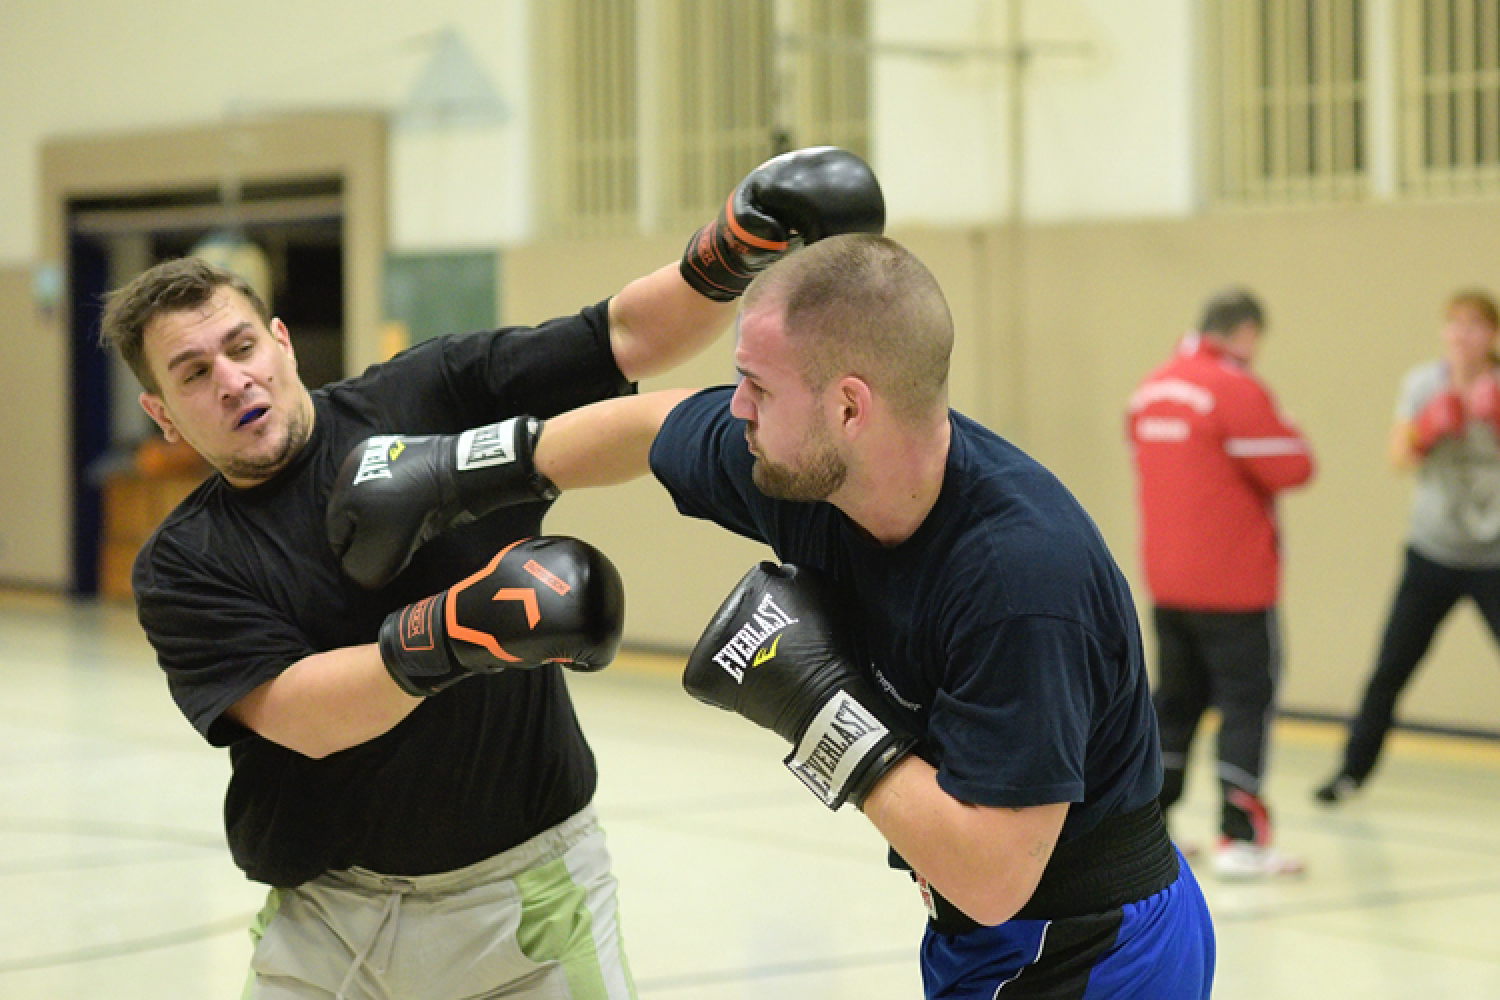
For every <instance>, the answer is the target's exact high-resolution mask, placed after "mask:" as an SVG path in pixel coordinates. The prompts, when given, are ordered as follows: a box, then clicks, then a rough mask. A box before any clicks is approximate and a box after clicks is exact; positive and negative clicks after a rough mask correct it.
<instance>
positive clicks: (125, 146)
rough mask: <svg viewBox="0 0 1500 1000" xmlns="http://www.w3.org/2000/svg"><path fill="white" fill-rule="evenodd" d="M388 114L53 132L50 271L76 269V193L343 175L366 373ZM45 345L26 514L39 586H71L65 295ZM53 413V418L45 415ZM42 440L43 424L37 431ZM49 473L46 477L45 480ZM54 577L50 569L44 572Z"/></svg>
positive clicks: (353, 347)
mask: <svg viewBox="0 0 1500 1000" xmlns="http://www.w3.org/2000/svg"><path fill="white" fill-rule="evenodd" d="M387 134H388V120H387V116H386V115H385V114H384V113H383V112H377V111H353V112H328V113H309V114H295V115H275V116H266V117H258V118H247V119H236V120H234V121H232V122H223V123H218V124H209V125H201V126H190V127H182V128H171V129H153V130H143V131H135V132H125V133H112V134H109V135H98V136H81V137H66V138H56V139H52V140H49V141H47V142H45V143H44V144H43V146H42V155H41V178H40V181H41V204H40V208H41V213H42V219H41V226H40V239H41V254H40V262H41V264H42V266H43V267H50V268H55V269H56V270H57V272H58V273H60V274H62V276H63V282H64V289H65V290H66V289H71V287H72V281H71V275H69V274H68V270H67V269H68V258H69V252H68V251H69V245H68V239H69V233H68V221H69V219H68V211H69V205H70V203H71V202H73V201H75V200H77V199H80V198H128V197H131V196H137V195H145V194H152V193H157V192H169V191H181V190H190V189H203V188H218V187H219V186H220V185H221V184H223V183H224V181H225V179H226V177H229V176H231V174H232V176H233V177H234V179H235V180H237V181H238V182H239V183H241V184H261V183H277V182H283V181H294V180H299V179H304V178H308V177H337V178H338V179H339V181H340V183H341V191H342V199H343V234H342V236H343V246H344V306H345V314H344V316H345V319H344V352H343V353H344V370H345V373H346V374H352V373H354V372H359V371H363V370H364V369H365V368H366V367H368V366H369V365H370V364H372V363H374V362H375V361H378V360H380V359H381V344H380V338H379V325H380V318H381V310H382V297H381V293H382V289H381V274H382V267H383V262H384V259H385V252H386V247H387V242H388V241H387V169H388V166H387V165H388V162H389V153H388V143H387ZM39 325H40V327H41V329H40V330H39V331H38V332H39V334H41V343H42V345H43V346H44V349H43V350H40V351H38V361H37V367H36V370H35V371H33V372H30V373H28V378H34V379H35V380H36V382H37V388H38V389H39V390H40V393H39V395H40V396H41V397H42V398H44V399H49V400H55V401H56V403H55V407H49V409H50V412H49V413H44V414H33V415H32V416H33V417H37V418H39V419H37V420H35V422H33V424H32V426H33V427H38V426H41V427H51V428H62V430H61V431H57V430H53V431H51V432H50V434H49V436H47V438H46V440H41V439H40V437H39V439H38V440H36V441H35V442H33V444H34V446H35V447H34V448H33V450H32V452H31V454H33V455H34V456H36V457H37V458H38V459H39V461H37V462H36V464H35V465H34V466H33V472H34V473H35V474H36V478H35V480H34V481H33V489H32V490H31V491H30V496H31V499H30V501H29V502H30V503H34V504H36V505H38V507H39V509H38V510H37V511H34V512H32V514H33V517H31V518H30V519H29V520H31V521H32V523H35V524H38V525H39V526H41V527H42V528H43V529H44V532H45V534H47V535H48V536H49V537H48V539H47V544H45V545H44V548H51V549H53V558H51V559H48V560H46V563H47V564H48V565H49V566H52V567H55V568H56V569H55V570H54V572H55V573H56V577H57V578H56V579H51V580H34V581H32V582H34V583H41V584H43V585H52V586H56V587H58V588H62V589H68V588H70V587H72V586H73V585H74V583H75V582H76V581H74V580H72V579H71V577H72V576H73V573H72V557H71V555H70V553H71V550H72V547H73V542H74V533H75V530H76V525H75V524H74V521H73V517H72V513H71V512H72V510H73V507H74V503H75V496H74V493H75V490H74V459H73V455H72V440H73V437H74V434H73V433H72V431H71V430H70V429H69V428H71V425H72V420H73V416H72V414H73V407H72V405H71V400H70V391H71V390H70V386H71V384H72V366H73V360H72V352H71V347H70V341H71V339H72V338H71V336H70V330H71V329H72V316H71V315H70V308H69V294H68V293H67V292H66V291H65V292H64V294H63V295H62V296H61V301H60V303H59V307H58V308H57V309H55V310H53V311H52V312H51V313H49V314H48V315H47V316H45V317H44V318H43V319H42V320H41V321H40V324H39ZM49 417H50V418H52V419H51V421H50V423H49V422H48V418H49ZM35 433H36V434H37V435H42V434H44V433H48V432H43V431H36V432H35ZM49 480H50V482H49ZM48 575H51V574H48Z"/></svg>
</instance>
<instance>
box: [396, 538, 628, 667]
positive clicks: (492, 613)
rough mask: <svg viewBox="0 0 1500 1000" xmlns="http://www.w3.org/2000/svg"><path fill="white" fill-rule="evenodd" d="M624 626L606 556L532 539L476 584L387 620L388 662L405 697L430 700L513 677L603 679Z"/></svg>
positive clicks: (620, 595)
mask: <svg viewBox="0 0 1500 1000" xmlns="http://www.w3.org/2000/svg"><path fill="white" fill-rule="evenodd" d="M624 626H625V588H624V585H623V584H622V583H621V582H620V573H619V571H618V570H617V569H615V566H614V563H612V562H610V561H609V558H608V557H607V556H605V555H604V553H602V552H600V551H599V550H598V549H596V548H594V547H593V546H592V545H590V544H588V543H587V542H582V541H579V540H578V539H576V538H564V537H550V538H549V537H541V538H527V539H524V540H522V541H519V542H515V543H513V544H511V545H509V546H507V547H506V548H505V549H503V550H501V552H500V553H499V554H498V555H496V556H495V558H494V559H492V560H490V563H489V565H488V566H486V567H485V568H484V569H482V570H480V571H479V572H478V573H475V574H474V575H473V576H471V577H469V578H468V579H467V580H464V581H462V582H460V583H456V584H454V585H453V586H452V587H449V588H448V589H447V590H444V591H442V592H441V593H437V594H434V595H432V596H431V597H426V598H423V599H422V600H420V601H417V602H416V603H415V604H410V605H407V606H406V607H404V608H402V609H400V610H399V611H393V612H391V614H389V615H387V616H386V619H385V622H384V624H382V625H381V626H380V658H381V659H382V660H384V661H385V668H386V669H387V670H389V671H390V672H391V676H392V677H393V678H395V680H396V683H397V684H399V685H401V688H402V690H404V691H406V692H407V693H408V694H414V695H429V694H436V693H437V692H438V691H441V690H442V689H443V688H446V687H448V686H449V685H451V684H456V683H457V682H459V681H461V680H463V679H464V678H465V677H468V676H470V675H472V674H487V673H494V672H496V671H498V670H502V669H505V668H507V667H511V668H531V667H538V666H541V665H542V664H544V663H560V664H562V665H563V666H565V667H570V668H572V669H574V670H600V669H602V668H603V667H605V666H607V665H608V664H609V662H610V661H611V660H613V659H614V658H615V653H616V652H617V651H618V650H619V648H620V634H621V632H622V631H623V629H624Z"/></svg>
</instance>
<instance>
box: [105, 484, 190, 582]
mask: <svg viewBox="0 0 1500 1000" xmlns="http://www.w3.org/2000/svg"><path fill="white" fill-rule="evenodd" d="M207 473H208V469H207V466H204V465H198V464H190V465H188V467H186V468H169V469H164V470H161V471H153V472H149V473H148V472H144V471H142V470H141V469H139V468H132V469H126V470H122V471H118V472H115V473H112V474H111V475H109V476H108V477H107V478H106V479H105V480H104V499H103V505H104V533H103V538H102V539H101V541H100V545H99V596H100V597H104V598H110V599H114V600H126V601H128V600H131V599H132V594H131V590H130V568H131V566H132V565H133V564H134V563H135V554H136V553H137V552H139V551H140V548H141V546H142V545H144V544H145V542H146V539H148V538H150V537H151V532H153V531H155V530H156V526H157V525H158V524H160V523H161V521H162V518H164V517H166V516H167V515H168V514H170V513H171V512H172V509H173V508H174V507H176V506H177V505H178V504H179V503H181V502H182V500H183V498H184V497H186V496H187V495H188V494H189V493H191V492H192V491H193V489H194V488H195V487H197V485H198V484H199V483H201V482H202V481H203V477H204V476H205V475H207Z"/></svg>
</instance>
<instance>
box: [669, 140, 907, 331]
mask: <svg viewBox="0 0 1500 1000" xmlns="http://www.w3.org/2000/svg"><path fill="white" fill-rule="evenodd" d="M884 228H885V198H884V197H883V196H882V195H881V193H880V182H879V181H877V180H876V179H875V174H874V172H873V171H871V170H870V167H869V165H868V164H866V163H865V161H864V160H861V159H860V158H859V157H857V156H855V155H854V154H853V153H851V152H849V151H847V150H843V149H839V148H837V147H835V146H817V147H814V148H812V149H794V150H792V151H791V152H790V153H782V154H781V155H780V156H777V157H773V158H772V159H769V160H767V161H766V162H765V163H762V164H761V165H760V166H758V167H756V168H755V169H754V170H752V171H750V173H749V174H748V175H746V177H745V179H744V180H742V181H740V183H739V186H738V187H736V188H735V189H734V190H733V191H732V192H730V195H729V199H728V201H727V202H726V203H725V205H724V207H723V208H722V209H720V210H719V217H718V218H717V219H715V220H714V221H713V222H710V223H709V224H708V225H706V226H704V227H703V228H702V229H700V230H698V231H697V232H696V233H694V234H693V238H692V239H691V240H690V241H688V245H687V250H686V252H684V253H683V255H682V277H683V279H684V280H685V281H686V282H687V283H688V284H689V285H692V286H693V288H695V289H697V290H698V291H699V292H700V293H702V294H703V295H706V296H708V297H709V298H711V299H713V300H714V301H716V302H731V301H733V300H734V299H736V298H738V297H739V295H740V293H741V292H743V291H744V290H745V288H746V286H748V285H749V284H750V282H751V280H752V279H753V278H754V277H755V276H756V275H757V274H759V273H760V272H761V271H764V270H765V269H766V268H768V267H770V266H771V265H772V264H774V263H775V262H776V261H777V259H778V258H780V257H782V256H784V255H785V254H786V253H787V252H788V251H789V250H791V249H793V248H794V246H795V245H796V241H797V240H800V241H801V242H802V243H814V242H816V241H818V240H821V239H822V238H823V237H825V236H833V235H834V234H836V233H879V232H881V231H882V230H883V229H884Z"/></svg>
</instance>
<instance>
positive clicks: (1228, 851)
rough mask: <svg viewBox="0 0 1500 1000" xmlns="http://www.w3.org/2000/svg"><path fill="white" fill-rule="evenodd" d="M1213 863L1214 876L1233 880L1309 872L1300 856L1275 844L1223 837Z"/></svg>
mask: <svg viewBox="0 0 1500 1000" xmlns="http://www.w3.org/2000/svg"><path fill="white" fill-rule="evenodd" d="M1213 863H1214V874H1215V875H1217V876H1218V877H1219V878H1221V879H1225V880H1227V881H1234V882H1248V881H1256V880H1260V879H1268V878H1283V877H1288V876H1299V875H1305V874H1307V865H1306V863H1305V862H1303V860H1302V859H1301V858H1297V857H1293V856H1292V855H1290V854H1283V853H1282V852H1280V851H1278V850H1277V849H1276V848H1274V847H1270V846H1262V845H1260V844H1253V843H1251V842H1250V841H1248V840H1231V839H1230V838H1228V837H1222V838H1220V840H1219V846H1218V847H1217V848H1215V849H1214V862H1213Z"/></svg>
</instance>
